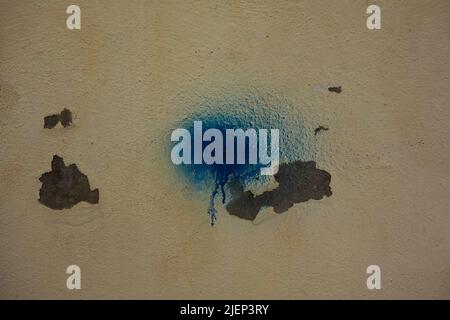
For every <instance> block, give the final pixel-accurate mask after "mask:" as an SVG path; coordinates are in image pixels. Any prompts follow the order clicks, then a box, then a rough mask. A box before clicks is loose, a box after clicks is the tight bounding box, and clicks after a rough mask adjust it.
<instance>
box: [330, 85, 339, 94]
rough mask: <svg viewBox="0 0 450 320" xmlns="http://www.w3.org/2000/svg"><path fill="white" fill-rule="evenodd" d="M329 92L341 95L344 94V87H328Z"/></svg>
mask: <svg viewBox="0 0 450 320" xmlns="http://www.w3.org/2000/svg"><path fill="white" fill-rule="evenodd" d="M328 91H330V92H335V93H341V92H342V87H341V86H339V87H328Z"/></svg>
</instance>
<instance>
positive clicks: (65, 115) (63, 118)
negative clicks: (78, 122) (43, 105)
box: [44, 108, 72, 129]
mask: <svg viewBox="0 0 450 320" xmlns="http://www.w3.org/2000/svg"><path fill="white" fill-rule="evenodd" d="M58 122H61V125H62V126H63V127H64V128H66V127H68V126H70V124H71V123H72V112H71V111H70V110H69V109H66V108H64V110H63V111H61V113H59V114H52V115H50V116H47V117H45V118H44V128H45V129H53V128H54V127H55V126H56V125H57V124H58Z"/></svg>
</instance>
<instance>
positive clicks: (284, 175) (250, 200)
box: [226, 160, 332, 220]
mask: <svg viewBox="0 0 450 320" xmlns="http://www.w3.org/2000/svg"><path fill="white" fill-rule="evenodd" d="M274 177H275V180H276V181H277V182H278V184H279V185H278V187H277V188H276V189H274V190H271V191H266V192H264V193H262V194H261V195H258V196H255V195H254V194H253V193H252V192H251V191H244V186H243V185H242V184H240V183H239V182H236V181H231V182H230V185H229V188H230V193H231V200H230V202H229V203H228V204H227V205H226V209H227V211H228V212H229V213H230V214H231V215H235V216H238V217H240V218H242V219H246V220H254V219H255V218H256V216H257V215H258V213H259V211H260V210H261V208H262V207H273V209H274V211H275V212H276V213H283V212H285V211H287V210H288V209H289V208H290V207H292V206H293V205H294V203H299V202H305V201H308V200H310V199H314V200H320V199H322V198H323V197H324V196H327V197H330V196H331V194H332V193H331V188H330V182H331V175H330V174H329V173H328V172H326V171H324V170H320V169H317V168H316V163H315V162H314V161H307V162H303V161H300V160H299V161H295V162H293V163H287V164H281V165H280V168H279V171H278V172H277V174H275V176H274Z"/></svg>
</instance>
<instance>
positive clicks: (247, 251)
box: [0, 0, 450, 299]
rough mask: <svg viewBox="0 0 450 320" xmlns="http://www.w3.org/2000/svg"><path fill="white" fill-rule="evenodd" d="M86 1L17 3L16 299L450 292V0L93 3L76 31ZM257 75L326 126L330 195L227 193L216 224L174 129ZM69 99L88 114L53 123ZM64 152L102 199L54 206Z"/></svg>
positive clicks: (0, 263)
mask: <svg viewBox="0 0 450 320" xmlns="http://www.w3.org/2000/svg"><path fill="white" fill-rule="evenodd" d="M372 3H373V4H377V5H379V6H380V7H381V10H382V28H381V30H368V29H367V28H366V19H367V14H366V8H367V7H368V5H369V4H372ZM70 4H72V3H69V2H66V1H53V0H52V1H34V0H33V1H31V0H30V1H24V0H17V1H9V0H0V297H1V298H7V299H15V298H20V299H23V298H41V299H47V298H62V299H73V298H94V299H99V298H113V299H116V298H127V299H131V298H148V299H162V298H236V299H239V298H247V299H248V298H258V299H259V298H273V299H303V298H363V299H375V298H387V299H392V298H412V299H415V298H449V297H450V234H449V228H450V214H449V209H450V197H449V192H450V185H449V180H450V162H449V161H448V160H449V156H450V140H449V137H450V125H449V123H450V107H449V101H450V90H449V87H450V80H449V76H450V67H449V66H450V54H449V44H450V38H449V31H450V2H449V1H446V0H435V1H431V0H420V1H419V0H411V1H400V0H396V1H374V2H372V1H359V0H358V1H356V0H355V1H351V0H342V1H325V0H321V1H312V0H311V1H287V0H285V1H139V0H133V1H119V0H114V1H99V0H90V1H86V0H77V1H76V4H77V5H79V6H80V8H81V19H82V20H81V21H82V27H81V30H72V31H70V30H68V29H67V28H66V18H67V14H66V12H65V11H66V8H67V6H68V5H70ZM329 86H341V88H342V92H341V93H335V92H330V91H328V89H327V88H328V87H329ZM254 90H257V91H262V92H265V93H267V94H269V95H276V96H278V97H282V98H283V99H286V100H287V101H289V104H290V105H291V106H293V108H294V110H297V111H298V113H299V114H300V113H301V114H302V117H303V119H304V122H305V124H306V126H307V127H308V128H310V129H311V130H314V128H316V127H318V126H320V125H323V126H326V127H327V128H329V130H328V131H322V132H320V133H319V134H318V135H317V136H315V137H314V139H315V159H314V160H315V161H316V162H317V166H318V167H320V168H324V169H326V170H327V171H328V172H329V173H330V174H331V176H332V180H331V188H332V190H333V195H332V196H331V197H326V198H324V199H322V200H320V201H308V202H304V203H299V204H296V205H294V206H293V207H292V208H290V209H289V211H287V212H285V213H283V214H280V215H278V214H275V213H273V210H272V209H267V210H265V211H264V213H263V214H262V215H261V217H260V218H259V219H258V220H257V221H254V222H251V221H246V220H242V219H240V218H238V217H235V216H232V215H229V214H228V212H227V211H226V210H225V209H224V207H223V206H220V205H219V206H218V208H217V209H218V214H217V216H218V220H217V224H216V225H215V226H214V227H211V226H210V221H209V219H208V217H207V214H206V208H207V206H208V195H206V194H203V193H199V192H197V191H196V190H192V188H190V187H189V185H187V184H186V183H184V182H183V180H181V179H180V178H179V176H178V175H177V174H176V172H174V169H173V164H172V163H171V161H170V158H169V157H168V156H167V153H166V147H167V143H168V141H167V137H168V135H167V133H168V132H170V130H171V129H174V128H173V122H174V121H176V120H177V119H182V118H183V117H184V116H186V115H187V114H189V113H190V112H191V111H194V109H195V101H198V100H201V99H202V98H204V97H218V96H219V97H220V96H225V97H226V96H229V95H230V94H231V95H232V94H234V93H236V92H246V91H254ZM63 108H68V109H70V110H71V112H72V114H73V123H72V125H71V126H69V127H67V128H63V127H60V126H58V127H55V128H54V129H44V128H43V119H44V117H45V116H48V115H51V114H54V113H57V112H60V111H61V110H63ZM55 154H57V155H59V156H61V157H63V158H64V161H65V163H66V165H69V164H72V163H75V164H76V165H77V167H78V168H79V170H80V171H81V172H82V173H84V174H85V175H86V176H88V178H89V182H90V185H91V188H98V189H99V193H100V199H99V203H98V204H89V203H86V202H81V203H79V204H77V205H76V206H74V207H73V208H72V209H65V210H52V209H50V208H48V207H46V206H44V205H42V204H41V203H39V202H38V200H37V199H38V198H39V189H40V187H41V183H40V181H39V177H40V176H41V175H42V173H44V172H48V171H50V164H51V160H52V157H53V155H55ZM72 264H76V265H78V266H80V268H81V274H82V289H81V290H72V291H71V290H68V289H67V288H66V279H67V277H68V275H67V274H66V272H65V271H66V268H67V266H69V265H72ZM374 264H375V265H379V266H380V268H381V272H382V289H381V290H368V289H367V287H366V278H367V276H368V275H367V274H366V268H367V266H369V265H374Z"/></svg>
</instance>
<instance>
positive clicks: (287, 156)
mask: <svg viewBox="0 0 450 320" xmlns="http://www.w3.org/2000/svg"><path fill="white" fill-rule="evenodd" d="M194 121H202V129H203V132H205V131H206V130H208V129H218V130H220V132H221V133H222V135H223V137H225V135H226V130H227V129H242V130H244V131H245V130H247V129H250V128H253V129H255V130H256V131H258V130H259V129H268V131H269V132H270V129H278V130H279V133H280V140H279V155H280V159H279V160H280V163H282V162H289V161H293V160H298V159H310V158H311V157H313V154H314V149H313V145H312V143H311V142H310V140H309V139H308V138H307V135H306V130H305V127H304V125H303V119H302V118H301V115H300V114H298V111H296V112H293V109H292V108H291V107H290V106H289V105H288V104H287V103H286V102H285V101H282V100H279V99H277V98H274V97H273V96H261V95H248V96H244V97H242V96H241V97H231V98H230V97H228V98H224V99H222V100H219V101H215V102H209V103H200V104H199V105H197V106H194V109H193V111H192V112H191V113H190V114H188V115H187V116H185V117H184V118H183V119H182V120H181V121H179V122H177V123H175V124H174V128H172V130H174V129H177V128H184V129H187V130H188V131H189V132H190V134H191V137H192V139H191V149H192V150H194V138H193V137H194ZM269 136H270V135H269ZM224 141H225V140H224ZM209 143H210V142H209V141H207V142H203V149H204V147H205V146H207V145H208V144H209ZM175 144H176V142H173V143H171V148H172V147H173V146H174V145H175ZM268 145H269V146H270V141H269V142H268ZM171 148H169V150H171ZM223 152H224V154H223V158H224V159H226V148H224V149H223ZM248 152H249V150H248V148H246V149H245V159H246V161H245V164H237V163H236V161H235V162H234V164H210V165H208V164H205V163H202V164H180V165H177V166H176V168H177V170H179V172H181V173H182V175H183V176H184V177H185V179H186V182H187V183H188V184H189V185H190V186H192V187H193V188H195V189H196V190H198V191H200V192H203V191H205V190H206V191H207V192H208V193H209V194H210V197H209V198H210V200H209V206H208V210H207V212H208V215H209V217H210V221H211V225H214V223H215V222H216V219H217V209H216V205H217V199H218V198H219V197H220V198H221V200H222V204H225V203H226V201H227V198H226V185H227V183H228V182H229V181H230V179H233V180H234V181H235V182H237V183H239V184H241V185H244V186H251V185H259V184H264V183H265V182H267V180H268V178H269V177H268V176H262V175H261V168H262V167H267V165H261V164H260V163H259V159H258V161H257V163H256V164H249V161H248V159H249V154H248ZM269 152H270V147H269ZM192 153H193V152H192ZM235 157H236V152H235ZM169 158H170V155H169ZM192 163H193V162H192Z"/></svg>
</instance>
